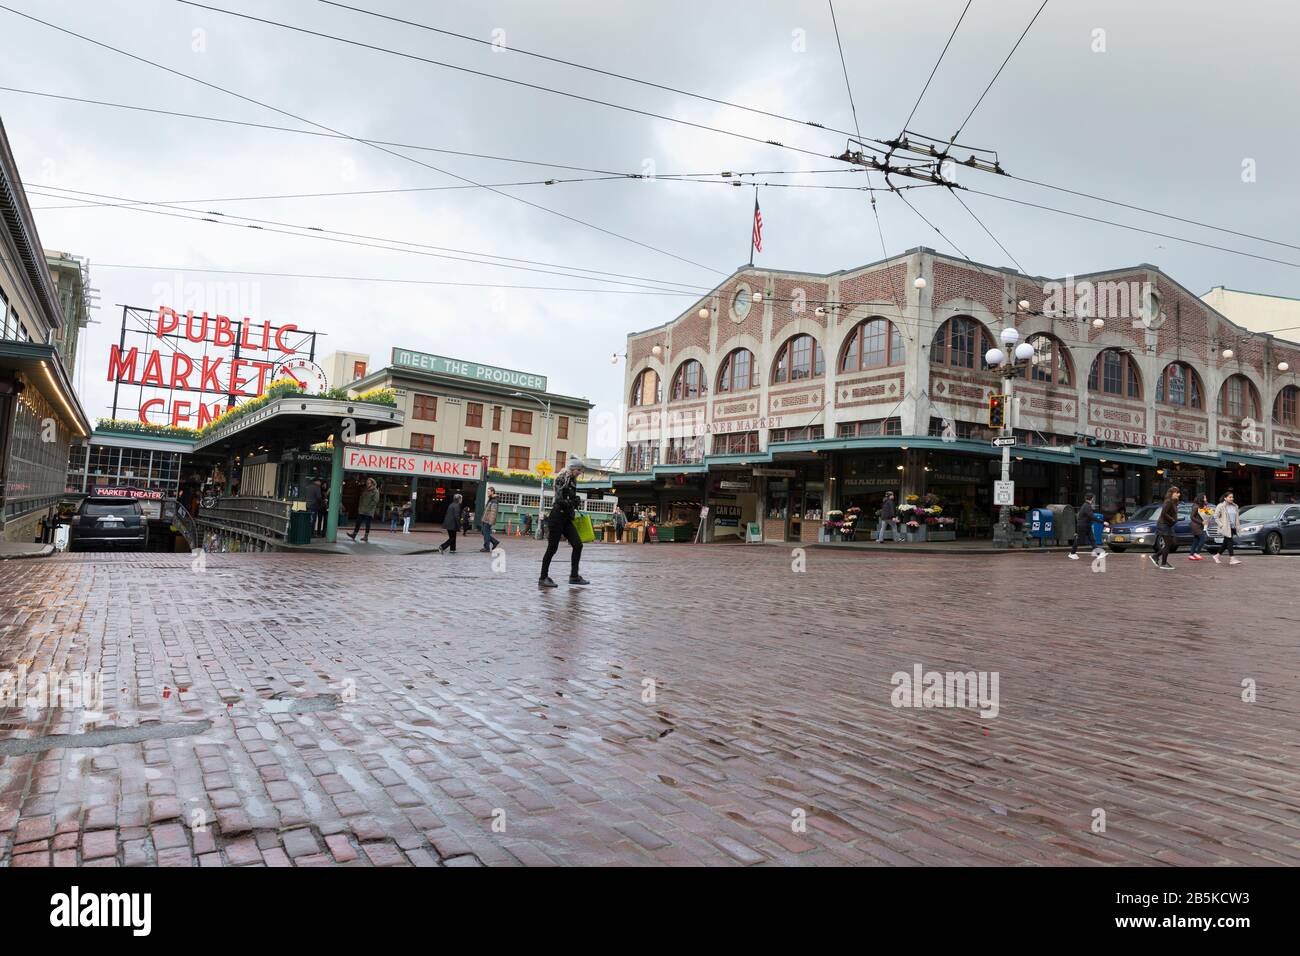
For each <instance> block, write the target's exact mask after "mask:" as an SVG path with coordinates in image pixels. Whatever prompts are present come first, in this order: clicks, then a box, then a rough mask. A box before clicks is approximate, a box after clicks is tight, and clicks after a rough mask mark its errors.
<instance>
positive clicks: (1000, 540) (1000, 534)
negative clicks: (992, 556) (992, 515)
mask: <svg viewBox="0 0 1300 956" xmlns="http://www.w3.org/2000/svg"><path fill="white" fill-rule="evenodd" d="M1015 546H1016V544H1015V531H1014V528H1013V526H1012V524H1011V511H1010V509H1009V508H1006V507H1003V508H1002V509H1001V511H1000V512H999V514H998V523H997V524H995V525H994V526H993V547H995V548H1006V549H1011V548H1014V547H1015Z"/></svg>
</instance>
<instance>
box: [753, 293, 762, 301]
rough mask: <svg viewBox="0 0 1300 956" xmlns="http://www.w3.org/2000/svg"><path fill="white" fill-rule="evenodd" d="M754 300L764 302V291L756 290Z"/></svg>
mask: <svg viewBox="0 0 1300 956" xmlns="http://www.w3.org/2000/svg"><path fill="white" fill-rule="evenodd" d="M754 301H755V302H762V301H763V293H761V292H758V291H755V292H754Z"/></svg>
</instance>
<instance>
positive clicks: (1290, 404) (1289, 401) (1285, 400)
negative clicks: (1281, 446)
mask: <svg viewBox="0 0 1300 956" xmlns="http://www.w3.org/2000/svg"><path fill="white" fill-rule="evenodd" d="M1298 397H1300V388H1296V387H1295V386H1294V385H1288V386H1286V388H1284V389H1282V391H1280V392H1278V393H1277V399H1276V400H1274V402H1273V421H1274V422H1276V423H1277V424H1279V425H1288V426H1290V427H1291V428H1294V427H1296V425H1297V424H1300V420H1297V417H1296V407H1297V401H1296V400H1297V398H1298Z"/></svg>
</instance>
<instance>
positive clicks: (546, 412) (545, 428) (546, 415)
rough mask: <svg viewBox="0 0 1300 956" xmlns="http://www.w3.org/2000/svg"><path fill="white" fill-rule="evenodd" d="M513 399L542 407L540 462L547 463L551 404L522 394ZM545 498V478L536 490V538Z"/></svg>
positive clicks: (516, 393) (549, 450)
mask: <svg viewBox="0 0 1300 956" xmlns="http://www.w3.org/2000/svg"><path fill="white" fill-rule="evenodd" d="M510 394H511V395H512V396H514V397H515V398H531V399H532V400H533V401H535V402H536V403H537V404H538V405H541V406H542V412H543V416H542V460H543V461H549V460H550V457H551V403H550V402H544V401H542V400H541V399H540V398H538V397H537V396H536V395H528V394H526V393H524V392H511V393H510ZM545 498H546V478H545V477H543V478H542V479H541V484H540V486H539V487H538V489H537V533H536V537H537V538H541V536H542V511H543V509H542V504H543V499H545Z"/></svg>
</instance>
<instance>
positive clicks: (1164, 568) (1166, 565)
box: [1156, 564, 1174, 571]
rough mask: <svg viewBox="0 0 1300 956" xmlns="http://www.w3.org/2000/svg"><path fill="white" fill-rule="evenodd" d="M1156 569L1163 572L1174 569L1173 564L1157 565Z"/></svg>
mask: <svg viewBox="0 0 1300 956" xmlns="http://www.w3.org/2000/svg"><path fill="white" fill-rule="evenodd" d="M1156 567H1157V568H1159V569H1160V570H1161V571H1172V570H1173V569H1174V566H1173V565H1172V564H1157V565H1156Z"/></svg>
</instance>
